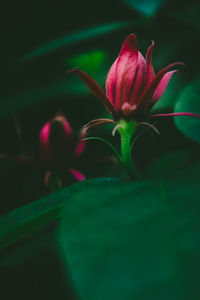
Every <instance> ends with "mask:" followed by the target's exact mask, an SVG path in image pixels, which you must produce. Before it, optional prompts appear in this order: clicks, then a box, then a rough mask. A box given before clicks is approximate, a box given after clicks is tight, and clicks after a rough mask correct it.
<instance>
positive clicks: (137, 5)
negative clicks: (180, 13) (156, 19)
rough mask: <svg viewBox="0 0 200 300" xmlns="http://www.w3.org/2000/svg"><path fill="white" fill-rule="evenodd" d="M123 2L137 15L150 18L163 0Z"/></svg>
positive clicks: (128, 0) (129, 0) (127, 0)
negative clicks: (135, 11)
mask: <svg viewBox="0 0 200 300" xmlns="http://www.w3.org/2000/svg"><path fill="white" fill-rule="evenodd" d="M125 2H126V3H127V4H128V5H129V6H131V7H132V8H133V9H135V10H137V11H138V12H139V13H141V14H143V15H145V16H147V17H151V16H153V15H154V14H156V13H157V11H158V10H159V9H160V7H161V6H162V5H163V3H164V2H165V0H125Z"/></svg>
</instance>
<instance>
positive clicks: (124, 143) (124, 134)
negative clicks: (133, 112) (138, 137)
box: [118, 120, 138, 179]
mask: <svg viewBox="0 0 200 300" xmlns="http://www.w3.org/2000/svg"><path fill="white" fill-rule="evenodd" d="M118 124H119V127H118V131H119V133H120V136H121V162H122V164H123V166H124V167H125V169H126V171H127V173H128V174H129V176H130V177H131V178H132V179H133V178H135V177H138V171H137V169H136V167H135V165H134V163H133V159H132V139H133V135H134V133H135V131H136V127H137V123H136V122H134V121H130V122H126V121H125V120H120V121H119V123H118Z"/></svg>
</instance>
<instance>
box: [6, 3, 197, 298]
mask: <svg viewBox="0 0 200 300" xmlns="http://www.w3.org/2000/svg"><path fill="white" fill-rule="evenodd" d="M1 11H2V17H1V21H0V22H1V48H0V52H1V54H0V60H1V74H2V76H1V78H2V79H1V90H0V141H1V143H0V153H6V154H9V155H12V156H16V155H22V154H23V149H22V148H21V145H20V142H19V139H18V137H17V130H16V122H15V120H16V119H17V120H18V123H19V124H20V126H21V131H22V136H23V139H24V141H25V143H26V145H27V148H28V149H29V151H30V152H31V153H33V156H34V157H38V155H39V148H38V135H39V132H40V130H41V128H42V126H43V125H44V124H45V123H46V122H47V121H48V120H49V119H50V118H52V117H53V116H55V114H56V112H57V110H58V109H60V110H61V111H62V112H63V114H64V115H65V116H66V118H67V119H68V121H69V123H70V124H71V127H72V128H73V130H74V132H75V133H76V134H77V135H78V133H79V131H80V129H81V127H82V126H83V125H84V124H86V123H87V122H89V121H90V120H93V119H95V118H99V117H101V118H104V117H108V115H107V113H106V112H105V109H104V107H103V106H102V105H101V103H100V102H99V101H98V99H96V98H95V97H94V96H93V95H92V94H91V93H90V92H89V91H88V89H87V88H86V87H85V86H84V84H83V83H82V82H81V81H80V80H79V79H78V78H76V77H75V76H73V75H72V74H66V71H67V70H69V69H72V68H74V67H79V68H80V69H82V70H84V71H85V72H87V73H88V74H89V75H90V76H91V77H93V78H94V79H96V80H97V81H98V82H99V83H100V85H101V86H102V87H103V88H104V86H105V79H106V75H107V72H108V70H109V68H110V66H111V64H112V63H113V61H114V60H115V58H116V56H117V55H118V53H119V51H120V47H121V45H122V42H123V40H124V39H125V37H126V36H127V35H128V34H130V33H135V34H136V36H137V38H138V43H139V49H140V51H141V53H142V54H143V55H145V54H146V51H147V49H148V47H149V45H150V44H151V41H152V40H154V42H155V49H154V53H153V65H154V67H155V70H156V71H159V70H160V69H161V68H162V67H165V66H166V65H168V64H170V63H172V62H174V61H181V62H184V64H185V66H184V67H181V68H180V69H181V70H180V71H181V73H180V74H178V75H175V76H174V78H172V80H171V82H170V84H169V86H168V88H167V90H166V92H165V94H164V95H163V97H162V99H161V100H160V101H159V103H158V105H157V106H156V107H155V111H162V112H172V111H174V106H175V104H176V101H177V100H178V97H179V94H180V93H181V92H182V90H183V89H184V87H185V86H186V85H187V84H189V83H190V82H192V81H193V80H195V78H197V76H198V75H199V67H200V60H199V42H200V35H199V30H200V4H199V3H198V2H197V1H195V0H191V1H189V2H187V1H184V2H183V1H180V0H176V1H173V0H149V1H148V0H116V1H109V0H101V1H91V0H85V1H80V0H79V1H78V0H74V1H56V2H55V1H54V2H52V3H51V2H50V1H46V0H42V1H37V0H36V1H20V0H19V1H7V2H4V3H3V4H2V8H1ZM199 112H200V111H199ZM156 126H157V128H158V129H159V131H160V132H161V136H160V137H157V136H155V135H154V134H146V132H144V138H143V139H142V140H140V141H139V142H138V143H137V145H136V148H135V155H136V159H137V164H138V166H139V168H140V169H141V171H142V172H144V174H145V175H144V176H146V177H151V174H150V173H149V172H148V171H147V172H146V170H147V168H148V166H149V165H150V163H151V162H152V161H153V160H155V158H156V157H161V156H163V155H165V154H168V153H171V152H172V151H180V153H182V152H181V151H182V150H184V151H186V152H187V151H189V152H187V153H186V152H184V155H185V156H186V159H185V160H184V161H183V163H184V164H187V163H189V162H190V161H191V160H192V159H194V157H199V146H198V145H197V144H196V142H195V141H193V140H191V139H188V138H186V137H185V136H184V135H183V134H182V133H181V132H180V131H178V129H176V127H175V125H174V121H173V120H172V119H165V120H162V121H160V120H157V121H156ZM91 135H92V136H101V137H103V138H106V139H108V140H110V139H111V127H109V126H107V127H106V126H105V127H103V128H98V129H94V130H92V131H91ZM113 143H115V145H116V146H117V145H118V139H117V137H116V138H115V139H113ZM147 147H148V153H147V151H146V149H147ZM185 149H186V150H185ZM188 153H189V154H188ZM185 156H184V157H185ZM78 169H79V170H81V171H82V172H83V173H84V174H85V176H86V177H87V178H95V177H100V176H118V175H119V174H120V173H121V172H122V170H121V169H120V167H119V166H118V165H117V163H116V161H115V159H114V158H113V155H112V152H111V151H110V149H109V148H107V147H106V145H104V144H103V143H102V144H101V143H99V142H97V141H96V142H95V141H94V142H93V141H90V142H88V144H87V148H86V150H85V152H84V154H83V156H82V157H81V158H80V161H79V162H78ZM165 170H166V165H165ZM145 172H146V173H145ZM166 172H167V171H166ZM149 174H150V175H149ZM0 179H1V189H0V197H1V201H0V213H1V215H4V214H6V213H7V212H9V211H11V210H13V209H15V208H17V207H21V206H22V205H24V204H28V203H30V202H33V201H35V200H38V199H40V198H41V197H43V196H44V195H47V193H48V192H47V190H46V189H45V187H44V181H43V179H44V173H43V172H41V171H39V170H38V169H35V168H32V167H31V166H29V165H26V164H23V163H19V162H13V161H12V162H11V161H8V160H3V159H2V160H0ZM45 230H47V232H49V231H48V230H49V229H48V228H47V229H45ZM41 236H42V234H41ZM37 238H38V237H37ZM51 239H52V237H49V239H48V234H47V240H45V241H43V242H41V243H42V245H43V243H47V244H48V243H50V244H51ZM33 240H34V238H33ZM41 240H42V238H41ZM30 242H31V243H32V238H30ZM48 245H49V244H48ZM43 246H44V245H43ZM43 246H41V248H42V250H41V252H40V253H39V250H38V251H37V253H36V254H34V255H35V256H34V257H32V258H31V259H29V260H25V261H24V262H23V264H21V265H19V264H17V265H15V267H14V268H13V269H12V272H11V271H10V270H8V271H5V272H2V274H4V275H3V278H4V279H3V288H4V289H5V291H4V292H5V294H6V295H7V296H5V297H3V299H11V297H12V295H13V293H15V297H16V298H17V297H18V296H20V297H21V298H22V299H25V295H27V293H29V297H28V298H29V299H35V298H36V297H37V298H38V299H55V297H56V299H64V297H65V299H68V298H66V297H67V295H68V297H69V293H68V292H67V291H66V284H65V281H64V279H63V273H64V272H65V271H64V270H63V269H62V264H61V263H60V262H58V259H57V256H56V255H55V252H56V251H55V249H53V250H52V249H51V248H48V247H47V248H45V246H44V247H43ZM30 247H32V245H31V246H30ZM44 249H45V250H44ZM46 249H50V250H46ZM27 253H28V252H27ZM52 253H53V254H52ZM21 256H23V254H21ZM35 261H36V262H37V263H35ZM50 262H51V268H52V269H51V275H49V269H48V267H49V264H50ZM39 265H40V267H41V270H42V271H41V270H40V271H39V269H38V266H39ZM27 270H28V271H27ZM6 272H7V273H6ZM27 272H28V273H27ZM17 274H20V277H18V275H17ZM55 274H57V276H54V275H55ZM51 276H52V278H50V277H51ZM33 278H34V279H33ZM41 278H43V279H44V280H43V281H42V279H41ZM47 278H48V280H47ZM51 280H52V282H54V283H55V280H57V282H58V283H57V284H55V285H53V286H54V288H52V290H51V291H50V292H48V295H47V294H46V288H47V285H50V284H51ZM21 282H24V286H25V287H24V290H23V292H22V289H21V288H20V287H21ZM33 282H36V283H35V285H33V284H32V283H33ZM8 283H10V284H11V285H13V284H14V285H13V286H14V290H13V291H11V290H10V291H9V286H8ZM30 290H31V293H30ZM39 290H40V296H38V291H39ZM72 294H73V293H72ZM41 295H42V296H41ZM6 297H7V298H6ZM31 297H32V298H31ZM70 299H73V295H71V298H70Z"/></svg>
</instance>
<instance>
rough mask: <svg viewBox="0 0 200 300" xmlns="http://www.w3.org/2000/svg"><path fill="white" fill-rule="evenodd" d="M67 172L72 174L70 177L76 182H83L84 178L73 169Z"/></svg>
mask: <svg viewBox="0 0 200 300" xmlns="http://www.w3.org/2000/svg"><path fill="white" fill-rule="evenodd" d="M68 171H69V172H70V173H71V174H72V176H73V177H74V178H75V179H76V180H77V181H82V180H85V177H84V175H83V174H82V173H80V172H79V171H77V170H75V169H71V168H69V169H68Z"/></svg>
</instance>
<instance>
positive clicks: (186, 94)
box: [175, 77, 200, 142]
mask: <svg viewBox="0 0 200 300" xmlns="http://www.w3.org/2000/svg"><path fill="white" fill-rule="evenodd" d="M175 112H192V113H196V114H200V77H198V78H197V79H196V80H195V81H193V82H191V83H190V84H188V85H187V86H186V87H185V88H184V90H183V91H182V92H181V94H180V96H179V98H178V101H177V103H176V105H175ZM175 124H176V126H177V128H178V129H179V130H180V131H181V132H182V133H183V134H184V135H185V136H187V137H189V138H191V139H192V140H194V141H196V142H200V119H199V118H194V117H184V116H181V117H175Z"/></svg>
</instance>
